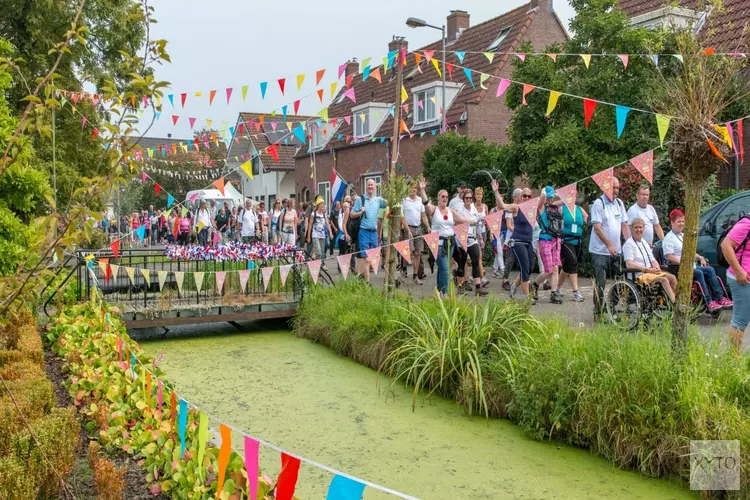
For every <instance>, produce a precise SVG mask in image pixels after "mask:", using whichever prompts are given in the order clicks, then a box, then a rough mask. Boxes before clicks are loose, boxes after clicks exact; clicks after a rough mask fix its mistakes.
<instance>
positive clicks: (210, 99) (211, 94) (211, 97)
mask: <svg viewBox="0 0 750 500" xmlns="http://www.w3.org/2000/svg"><path fill="white" fill-rule="evenodd" d="M214 97H216V91H215V90H212V91H210V92H209V93H208V105H209V106H210V105H212V104H213V103H214Z"/></svg>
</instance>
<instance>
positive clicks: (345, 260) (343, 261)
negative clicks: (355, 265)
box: [336, 254, 352, 281]
mask: <svg viewBox="0 0 750 500" xmlns="http://www.w3.org/2000/svg"><path fill="white" fill-rule="evenodd" d="M351 258H352V254H346V255H339V256H338V257H336V260H337V261H338V263H339V269H340V270H341V276H343V277H344V281H346V277H347V276H348V275H349V263H350V262H351Z"/></svg>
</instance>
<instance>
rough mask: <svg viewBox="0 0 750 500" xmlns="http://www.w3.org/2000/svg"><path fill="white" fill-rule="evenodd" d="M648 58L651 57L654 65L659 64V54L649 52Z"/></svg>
mask: <svg viewBox="0 0 750 500" xmlns="http://www.w3.org/2000/svg"><path fill="white" fill-rule="evenodd" d="M649 58H650V59H651V62H653V63H654V65H655V66H658V65H659V55H658V54H651V55H650V56H649Z"/></svg>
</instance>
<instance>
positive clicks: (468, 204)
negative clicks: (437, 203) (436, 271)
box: [456, 189, 487, 295]
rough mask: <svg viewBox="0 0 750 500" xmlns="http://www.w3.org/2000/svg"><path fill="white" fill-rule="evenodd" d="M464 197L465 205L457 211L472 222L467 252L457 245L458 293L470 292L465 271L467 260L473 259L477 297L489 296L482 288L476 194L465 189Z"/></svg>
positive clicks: (472, 268) (472, 266) (478, 216)
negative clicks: (465, 280) (465, 281)
mask: <svg viewBox="0 0 750 500" xmlns="http://www.w3.org/2000/svg"><path fill="white" fill-rule="evenodd" d="M462 196H463V200H462V201H463V204H462V205H461V206H460V207H458V208H457V209H456V212H457V213H458V214H459V215H461V216H462V217H463V218H465V219H467V220H470V221H472V222H470V223H469V237H468V241H467V244H466V250H464V249H463V248H462V247H461V245H460V244H459V245H456V250H457V253H458V256H457V258H456V263H457V264H458V269H456V277H457V278H458V291H459V293H461V292H466V291H469V290H467V288H468V287H466V286H465V285H464V270H465V269H466V262H467V260H468V259H469V258H471V276H472V278H474V290H475V291H476V294H477V295H487V290H485V289H484V288H482V272H481V267H480V263H481V262H482V256H481V249H480V247H479V241H478V240H477V222H478V221H479V220H480V218H481V216H480V215H479V212H478V211H477V209H476V207H475V206H474V193H473V192H472V191H471V189H465V190H464V192H463V195H462Z"/></svg>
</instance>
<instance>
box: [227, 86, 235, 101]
mask: <svg viewBox="0 0 750 500" xmlns="http://www.w3.org/2000/svg"><path fill="white" fill-rule="evenodd" d="M232 91H234V89H233V88H231V87H229V88H227V89H226V92H227V104H229V99H231V98H232Z"/></svg>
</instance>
